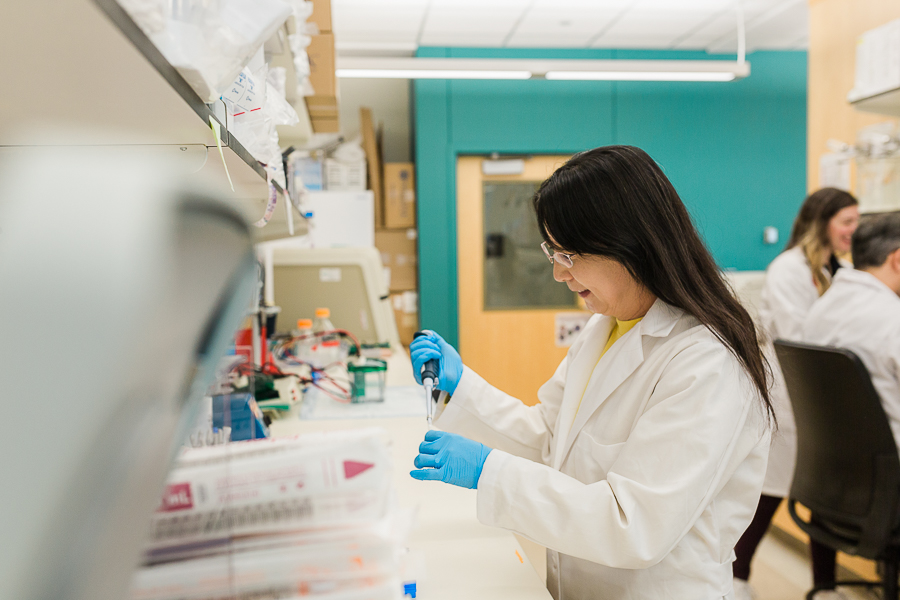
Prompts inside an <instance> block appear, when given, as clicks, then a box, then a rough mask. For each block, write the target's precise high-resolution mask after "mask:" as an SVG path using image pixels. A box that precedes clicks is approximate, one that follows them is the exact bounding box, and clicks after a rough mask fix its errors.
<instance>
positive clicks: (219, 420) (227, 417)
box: [212, 393, 269, 441]
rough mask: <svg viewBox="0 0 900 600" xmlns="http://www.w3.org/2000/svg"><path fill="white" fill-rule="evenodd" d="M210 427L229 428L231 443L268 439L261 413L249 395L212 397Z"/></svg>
mask: <svg viewBox="0 0 900 600" xmlns="http://www.w3.org/2000/svg"><path fill="white" fill-rule="evenodd" d="M212 425H213V427H214V428H216V429H223V428H225V427H230V428H231V440H232V441H241V440H255V439H260V438H266V437H269V430H268V429H267V428H266V425H265V423H264V422H263V414H262V411H261V410H260V409H259V407H258V406H257V405H256V400H254V399H253V396H252V395H251V394H249V393H240V394H221V395H218V396H213V397H212Z"/></svg>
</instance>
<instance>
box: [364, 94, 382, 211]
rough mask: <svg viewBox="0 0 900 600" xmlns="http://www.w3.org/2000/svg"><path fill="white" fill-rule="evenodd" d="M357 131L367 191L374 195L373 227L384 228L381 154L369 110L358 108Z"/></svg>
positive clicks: (370, 110)
mask: <svg viewBox="0 0 900 600" xmlns="http://www.w3.org/2000/svg"><path fill="white" fill-rule="evenodd" d="M359 130H360V133H362V139H363V150H365V152H366V163H367V165H368V169H367V172H368V179H369V189H370V190H372V192H374V194H375V227H384V186H383V185H382V175H383V173H382V172H381V170H382V165H381V153H379V152H378V140H377V139H376V136H375V124H374V121H373V120H372V109H371V108H366V107H365V106H363V107H360V109H359Z"/></svg>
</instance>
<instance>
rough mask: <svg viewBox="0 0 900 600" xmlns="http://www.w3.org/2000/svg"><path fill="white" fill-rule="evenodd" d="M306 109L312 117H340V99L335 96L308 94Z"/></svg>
mask: <svg viewBox="0 0 900 600" xmlns="http://www.w3.org/2000/svg"><path fill="white" fill-rule="evenodd" d="M306 110H307V112H308V113H309V116H310V118H312V119H316V118H326V119H336V118H338V114H339V110H338V99H337V98H336V97H334V96H308V97H307V98H306Z"/></svg>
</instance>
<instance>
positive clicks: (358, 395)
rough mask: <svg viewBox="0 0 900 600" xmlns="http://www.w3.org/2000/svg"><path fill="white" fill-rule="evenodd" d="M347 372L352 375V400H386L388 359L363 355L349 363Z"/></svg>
mask: <svg viewBox="0 0 900 600" xmlns="http://www.w3.org/2000/svg"><path fill="white" fill-rule="evenodd" d="M347 373H348V374H349V376H350V385H351V389H352V396H351V401H352V402H355V403H359V402H384V387H385V384H386V381H387V362H386V361H384V360H381V359H379V358H365V357H362V358H359V359H357V360H353V361H350V362H349V363H348V364H347Z"/></svg>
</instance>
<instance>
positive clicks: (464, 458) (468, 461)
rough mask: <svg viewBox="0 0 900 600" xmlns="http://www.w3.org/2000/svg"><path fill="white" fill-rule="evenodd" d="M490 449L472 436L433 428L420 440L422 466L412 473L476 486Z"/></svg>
mask: <svg viewBox="0 0 900 600" xmlns="http://www.w3.org/2000/svg"><path fill="white" fill-rule="evenodd" d="M490 453H491V449H490V448H488V447H487V446H485V445H484V444H479V443H478V442H473V441H472V440H470V439H469V438H465V437H463V436H461V435H456V434H455V433H447V432H446V431H434V430H432V431H429V432H428V433H426V434H425V441H424V442H422V443H421V444H419V455H418V456H417V457H416V460H415V465H416V467H418V470H417V471H410V472H409V474H410V475H412V477H413V479H428V480H434V481H443V482H444V483H452V484H453V485H458V486H459V487H464V488H469V489H470V490H474V489H476V488H477V487H478V480H479V479H480V478H481V469H482V467H484V461H486V460H487V457H488V454H490ZM423 467H433V468H430V469H429V468H423Z"/></svg>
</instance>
